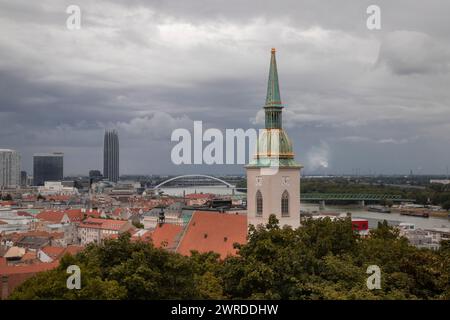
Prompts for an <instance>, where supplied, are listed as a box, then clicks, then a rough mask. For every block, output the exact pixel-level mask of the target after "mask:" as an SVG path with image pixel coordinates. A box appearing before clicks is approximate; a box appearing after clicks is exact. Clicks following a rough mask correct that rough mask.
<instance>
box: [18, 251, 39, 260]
mask: <svg viewBox="0 0 450 320" xmlns="http://www.w3.org/2000/svg"><path fill="white" fill-rule="evenodd" d="M35 259H36V252H35V251H28V252H26V253H25V254H24V255H23V256H22V258H21V259H20V260H21V261H28V260H35Z"/></svg>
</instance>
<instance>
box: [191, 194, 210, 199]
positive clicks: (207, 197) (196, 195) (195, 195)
mask: <svg viewBox="0 0 450 320" xmlns="http://www.w3.org/2000/svg"><path fill="white" fill-rule="evenodd" d="M185 198H186V199H212V198H214V194H212V193H190V194H187V195H186V197H185Z"/></svg>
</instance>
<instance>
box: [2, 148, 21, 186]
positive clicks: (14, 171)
mask: <svg viewBox="0 0 450 320" xmlns="http://www.w3.org/2000/svg"><path fill="white" fill-rule="evenodd" d="M18 186H20V154H19V153H18V152H17V151H15V150H10V149H0V187H2V188H3V187H18Z"/></svg>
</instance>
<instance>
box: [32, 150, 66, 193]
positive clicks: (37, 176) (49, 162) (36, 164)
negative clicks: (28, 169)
mask: <svg viewBox="0 0 450 320" xmlns="http://www.w3.org/2000/svg"><path fill="white" fill-rule="evenodd" d="M63 178H64V153H62V152H54V153H36V154H34V155H33V184H34V185H35V186H43V185H44V183H45V181H62V180H63Z"/></svg>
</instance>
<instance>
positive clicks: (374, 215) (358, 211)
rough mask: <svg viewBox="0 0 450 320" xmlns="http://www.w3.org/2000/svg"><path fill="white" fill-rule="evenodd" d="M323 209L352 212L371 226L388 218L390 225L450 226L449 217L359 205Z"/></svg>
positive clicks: (306, 207) (311, 207)
mask: <svg viewBox="0 0 450 320" xmlns="http://www.w3.org/2000/svg"><path fill="white" fill-rule="evenodd" d="M301 209H302V210H305V211H319V205H318V204H313V203H302V204H301ZM322 211H327V212H344V213H346V212H350V213H351V214H352V218H362V219H367V220H368V221H369V228H376V226H377V223H378V222H379V221H380V222H381V221H383V220H386V221H387V222H388V223H389V224H390V225H398V224H399V223H400V222H408V223H413V224H414V225H415V226H416V228H420V229H428V228H450V219H448V218H436V217H429V218H421V217H411V216H402V215H400V214H399V213H380V212H369V211H366V210H364V209H362V208H361V207H357V206H330V205H329V206H325V208H324V209H323V210H322Z"/></svg>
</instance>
